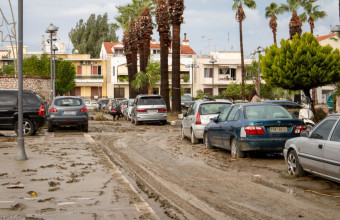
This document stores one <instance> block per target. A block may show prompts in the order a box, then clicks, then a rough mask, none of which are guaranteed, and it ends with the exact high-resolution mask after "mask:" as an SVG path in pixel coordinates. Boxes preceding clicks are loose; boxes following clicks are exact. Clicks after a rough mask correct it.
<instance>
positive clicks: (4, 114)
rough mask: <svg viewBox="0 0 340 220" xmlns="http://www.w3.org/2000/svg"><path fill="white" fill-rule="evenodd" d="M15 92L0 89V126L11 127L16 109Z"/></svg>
mask: <svg viewBox="0 0 340 220" xmlns="http://www.w3.org/2000/svg"><path fill="white" fill-rule="evenodd" d="M17 94H18V93H17V92H13V91H0V127H1V128H3V129H12V126H13V124H14V122H13V119H14V115H16V114H17V111H18V103H17Z"/></svg>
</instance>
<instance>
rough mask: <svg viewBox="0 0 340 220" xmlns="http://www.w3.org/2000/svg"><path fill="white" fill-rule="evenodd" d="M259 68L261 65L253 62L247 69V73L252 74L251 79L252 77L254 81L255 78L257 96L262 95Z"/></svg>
mask: <svg viewBox="0 0 340 220" xmlns="http://www.w3.org/2000/svg"><path fill="white" fill-rule="evenodd" d="M259 67H260V65H259V63H258V62H257V61H256V60H253V61H252V62H251V65H250V66H247V67H246V70H247V72H248V73H250V76H249V77H251V78H252V79H253V78H255V90H256V92H257V94H260V93H259V77H258V74H259Z"/></svg>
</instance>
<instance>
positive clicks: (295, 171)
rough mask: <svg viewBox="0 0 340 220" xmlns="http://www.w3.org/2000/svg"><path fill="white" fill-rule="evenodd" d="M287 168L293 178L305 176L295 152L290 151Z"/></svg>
mask: <svg viewBox="0 0 340 220" xmlns="http://www.w3.org/2000/svg"><path fill="white" fill-rule="evenodd" d="M287 167H288V173H289V175H291V176H295V177H299V176H303V175H304V174H305V172H304V170H303V168H302V166H301V165H300V162H299V158H298V156H297V154H296V152H295V150H291V151H289V153H288V155H287Z"/></svg>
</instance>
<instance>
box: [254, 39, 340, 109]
mask: <svg viewBox="0 0 340 220" xmlns="http://www.w3.org/2000/svg"><path fill="white" fill-rule="evenodd" d="M280 44H281V48H279V47H278V46H277V45H276V44H274V45H272V46H270V48H266V53H265V55H264V56H262V55H260V57H261V64H260V65H261V69H262V77H263V78H264V79H265V81H266V83H267V84H268V85H269V86H272V87H280V88H284V89H289V90H302V91H303V92H304V93H305V95H306V97H308V98H309V99H310V100H312V99H311V96H310V90H311V89H312V88H315V87H319V86H324V85H327V84H331V83H336V82H338V81H340V52H339V50H338V49H335V50H333V48H332V47H331V46H329V45H327V46H321V45H320V44H319V43H318V41H317V40H316V38H315V37H314V36H313V35H312V34H310V33H304V34H303V35H302V36H301V37H300V36H298V35H296V36H294V37H293V39H292V41H290V40H284V39H282V40H281V43H280ZM311 104H312V111H313V113H314V114H315V109H314V101H313V100H312V102H311Z"/></svg>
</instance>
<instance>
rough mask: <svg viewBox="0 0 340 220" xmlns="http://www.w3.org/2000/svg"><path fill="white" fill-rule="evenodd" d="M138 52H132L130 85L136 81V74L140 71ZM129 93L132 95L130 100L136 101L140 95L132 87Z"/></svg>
mask: <svg viewBox="0 0 340 220" xmlns="http://www.w3.org/2000/svg"><path fill="white" fill-rule="evenodd" d="M137 59H138V58H137V50H132V51H131V76H130V74H129V85H131V82H132V81H133V80H135V77H136V73H137V71H138V68H137ZM129 93H130V98H132V99H134V98H135V97H136V96H137V94H138V91H136V90H135V89H133V88H132V87H131V88H129Z"/></svg>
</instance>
